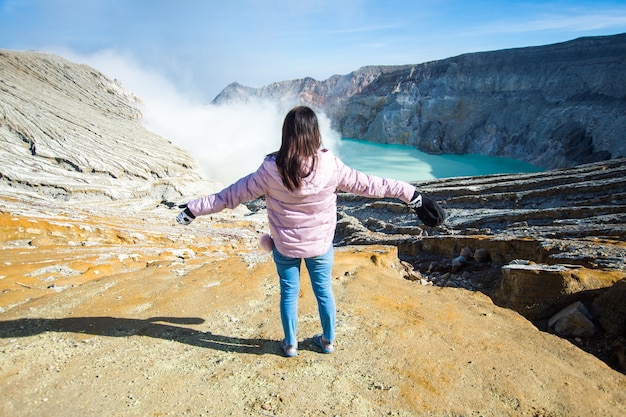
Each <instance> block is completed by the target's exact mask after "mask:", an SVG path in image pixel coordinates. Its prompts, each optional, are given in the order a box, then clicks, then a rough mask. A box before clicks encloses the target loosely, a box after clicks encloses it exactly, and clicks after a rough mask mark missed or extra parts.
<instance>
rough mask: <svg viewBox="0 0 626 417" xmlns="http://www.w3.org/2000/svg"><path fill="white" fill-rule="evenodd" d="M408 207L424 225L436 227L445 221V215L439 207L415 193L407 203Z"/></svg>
mask: <svg viewBox="0 0 626 417" xmlns="http://www.w3.org/2000/svg"><path fill="white" fill-rule="evenodd" d="M408 205H409V207H410V208H411V209H413V211H415V212H416V213H417V217H419V218H420V220H421V221H422V222H423V223H424V224H425V225H426V226H430V227H436V226H439V225H441V224H442V223H443V221H444V220H445V219H446V213H445V211H443V209H442V208H441V206H440V205H439V204H438V203H437V202H436V201H433V200H431V199H430V198H428V197H424V196H423V195H421V194H420V193H418V192H417V191H416V192H415V194H413V198H412V199H411V201H410V202H409V204H408Z"/></svg>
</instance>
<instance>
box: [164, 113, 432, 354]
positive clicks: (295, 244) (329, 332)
mask: <svg viewBox="0 0 626 417" xmlns="http://www.w3.org/2000/svg"><path fill="white" fill-rule="evenodd" d="M337 190H342V191H347V192H350V193H354V194H358V195H361V196H366V197H375V198H384V197H394V198H398V199H400V200H402V201H404V202H405V203H408V204H409V206H410V207H411V208H413V209H414V210H415V211H416V212H417V214H418V216H419V217H420V219H422V221H423V222H424V223H425V224H427V225H429V226H438V225H439V224H441V223H442V222H443V220H444V213H443V210H442V209H441V207H439V205H438V204H437V203H435V202H434V201H432V200H430V199H428V198H426V197H423V196H421V195H420V194H419V193H417V191H416V190H415V187H414V186H412V185H410V184H408V183H406V182H402V181H396V180H392V179H384V178H378V177H374V176H371V175H366V174H364V173H361V172H359V171H356V170H353V169H351V168H349V167H347V166H346V165H344V164H343V163H342V162H341V161H340V160H339V159H338V158H336V157H335V156H333V155H332V153H330V152H329V151H328V150H326V149H323V148H322V138H321V135H320V131H319V124H318V121H317V116H316V115H315V112H314V111H313V110H311V109H310V108H308V107H304V106H299V107H295V108H293V109H292V110H290V111H289V113H287V116H286V117H285V120H284V123H283V128H282V143H281V147H280V149H279V151H278V152H275V153H273V154H270V155H268V156H267V157H266V158H265V160H264V161H263V164H262V165H261V166H260V167H259V169H258V170H257V171H256V172H254V173H252V174H250V175H248V176H247V177H244V178H242V179H240V180H238V181H237V182H236V183H234V184H232V185H230V186H229V187H227V188H225V189H224V190H222V191H220V192H219V193H217V194H210V195H207V196H205V197H202V198H200V199H197V200H193V201H190V202H189V203H187V204H186V205H184V206H182V207H185V210H184V211H183V212H182V213H180V214H179V215H178V216H177V218H176V220H177V221H178V222H179V223H181V224H189V223H191V221H192V220H193V219H194V218H195V217H196V216H200V215H205V214H211V213H216V212H219V211H221V210H223V209H225V208H235V207H236V206H238V205H239V204H241V203H242V202H245V201H250V200H254V199H256V198H258V197H260V196H263V195H264V196H265V203H266V207H267V215H268V220H269V225H270V232H271V236H272V239H273V245H272V246H273V247H272V249H271V250H272V252H273V257H274V262H275V264H276V269H277V271H278V276H279V278H280V317H281V320H282V325H283V330H284V333H285V338H284V340H283V341H282V342H281V348H282V349H283V352H284V353H285V355H286V356H289V357H291V356H296V355H297V354H298V349H297V346H298V345H297V338H296V329H297V315H298V294H299V291H300V265H301V263H302V260H304V262H305V265H306V267H307V270H308V272H309V275H310V277H311V285H312V287H313V292H314V293H315V297H316V299H317V304H318V311H319V315H320V321H321V325H322V334H319V335H316V336H314V337H313V342H314V343H315V344H316V345H318V346H319V347H320V348H321V349H322V352H324V353H332V352H333V351H334V345H333V343H334V341H335V311H336V308H335V298H334V295H333V291H332V286H331V270H332V266H333V260H334V253H333V244H332V243H333V237H334V234H335V227H336V222H337V213H336V211H337V195H336V191H337Z"/></svg>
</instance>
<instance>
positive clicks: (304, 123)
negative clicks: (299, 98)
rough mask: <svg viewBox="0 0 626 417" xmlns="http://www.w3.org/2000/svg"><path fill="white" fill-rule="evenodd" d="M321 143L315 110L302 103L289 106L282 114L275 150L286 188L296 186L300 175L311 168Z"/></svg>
mask: <svg viewBox="0 0 626 417" xmlns="http://www.w3.org/2000/svg"><path fill="white" fill-rule="evenodd" d="M321 146H322V137H321V135H320V129H319V124H318V122H317V116H316V115H315V112H314V111H313V110H311V109H310V108H309V107H306V106H298V107H294V108H293V109H291V110H290V111H289V113H287V116H285V121H284V122H283V137H282V143H281V145H280V149H279V150H278V152H277V153H276V166H277V167H278V172H279V173H280V177H281V179H282V180H283V184H284V185H285V187H287V189H288V190H290V191H293V190H296V189H298V188H300V186H301V185H302V178H303V177H306V176H308V175H309V174H310V173H311V172H313V170H314V169H315V165H316V163H317V151H318V150H319V149H320V147H321ZM309 158H310V159H311V165H310V166H309V167H306V168H305V167H304V163H305V162H306V161H307V160H308V159H309ZM303 168H304V169H307V171H303Z"/></svg>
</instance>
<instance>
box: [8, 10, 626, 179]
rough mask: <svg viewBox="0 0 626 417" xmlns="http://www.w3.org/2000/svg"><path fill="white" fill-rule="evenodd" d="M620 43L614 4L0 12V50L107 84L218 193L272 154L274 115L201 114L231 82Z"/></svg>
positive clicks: (269, 109) (329, 133)
mask: <svg viewBox="0 0 626 417" xmlns="http://www.w3.org/2000/svg"><path fill="white" fill-rule="evenodd" d="M625 32H626V0H620V1H615V0H613V1H607V0H586V1H582V0H581V1H577V0H568V1H565V0H554V1H552V0H549V1H536V0H525V1H517V0H502V1H486V0H478V1H470V0H378V1H375V0H309V1H307V0H305V1H294V0H272V1H270V0H219V1H215V0H167V1H166V0H0V49H15V50H36V51H43V52H50V53H54V54H58V55H61V56H63V57H65V58H67V59H70V60H71V61H74V62H79V63H85V64H88V65H90V66H92V67H94V68H96V69H98V70H100V71H101V72H103V73H104V74H106V75H107V76H109V77H110V78H114V79H117V80H120V81H121V82H122V85H123V86H124V87H125V88H126V89H127V90H129V91H130V92H132V93H134V94H135V95H137V96H138V97H139V98H140V99H141V100H142V102H143V104H144V105H143V107H142V113H143V119H142V121H143V123H144V125H145V126H146V127H147V128H148V129H150V130H152V131H154V132H156V133H158V134H160V135H161V136H163V137H165V138H167V139H169V140H171V141H172V142H173V143H174V144H176V145H178V146H180V147H182V148H185V149H187V150H188V151H189V152H190V153H191V154H192V155H193V156H194V157H195V158H196V160H198V162H199V163H200V166H201V167H202V169H203V171H204V174H205V176H206V177H207V178H209V179H217V180H219V181H221V182H223V183H229V182H231V181H234V180H236V179H237V178H239V177H241V176H243V175H246V174H248V173H249V172H251V171H253V170H254V169H256V168H257V167H258V165H259V163H260V161H262V158H263V155H265V154H267V153H269V152H272V151H274V150H276V149H277V148H278V145H279V143H280V127H281V125H282V119H283V117H284V114H285V112H286V109H285V108H278V107H277V106H276V104H275V103H249V104H247V105H242V104H239V103H238V104H233V105H229V106H213V105H210V102H211V100H212V99H213V98H214V97H215V96H216V95H217V94H218V93H219V92H220V91H221V90H222V89H223V88H224V87H226V86H227V85H228V84H230V83H231V82H234V81H237V82H239V83H241V84H243V85H247V86H251V87H261V86H263V85H267V84H270V83H272V82H276V81H283V80H291V79H298V78H304V77H313V78H316V79H318V80H325V79H327V78H328V77H330V76H332V75H333V74H348V73H350V72H351V71H354V70H357V69H358V68H360V67H362V66H365V65H401V64H419V63H423V62H427V61H432V60H437V59H444V58H449V57H452V56H455V55H459V54H462V53H466V52H478V51H489V50H497V49H506V48H515V47H524V46H537V45H546V44H550V43H556V42H563V41H568V40H571V39H575V38H578V37H581V36H598V35H613V34H617V33H625ZM318 116H320V120H321V124H322V130H323V133H322V135H323V138H324V143H325V145H326V146H327V147H329V148H331V149H334V150H337V151H338V150H339V149H338V148H334V147H333V145H337V146H339V144H340V142H339V140H338V139H339V134H338V133H337V132H334V131H333V130H332V129H331V128H330V122H329V121H328V119H327V118H325V116H324V115H323V114H320V115H318Z"/></svg>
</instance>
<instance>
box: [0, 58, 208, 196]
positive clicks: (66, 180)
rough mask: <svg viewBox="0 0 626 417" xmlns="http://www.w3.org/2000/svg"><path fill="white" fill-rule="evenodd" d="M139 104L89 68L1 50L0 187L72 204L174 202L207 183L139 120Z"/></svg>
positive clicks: (191, 164) (186, 156) (186, 158)
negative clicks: (145, 200)
mask: <svg viewBox="0 0 626 417" xmlns="http://www.w3.org/2000/svg"><path fill="white" fill-rule="evenodd" d="M139 104H140V103H139V101H138V99H137V98H136V97H134V96H133V95H131V94H129V93H128V92H125V91H124V90H123V88H122V87H121V85H120V84H119V83H118V82H116V81H112V80H110V79H108V78H107V77H105V76H104V75H103V74H101V73H100V72H98V71H96V70H95V69H93V68H90V67H88V66H86V65H79V64H75V63H72V62H69V61H67V60H65V59H62V58H60V57H57V56H54V55H48V54H41V53H35V52H16V51H7V50H0V190H4V191H8V192H10V193H23V194H25V195H31V196H48V197H55V198H62V199H67V200H72V199H79V200H88V199H89V200H100V199H101V200H112V199H113V200H114V199H123V198H135V197H144V196H151V197H153V198H156V199H166V198H176V197H177V196H180V195H181V194H182V193H183V192H184V190H185V188H186V187H189V186H191V185H192V183H195V182H197V181H199V180H201V177H200V175H199V174H198V172H199V170H198V169H197V167H196V162H195V161H194V160H193V158H192V157H191V156H190V155H189V154H188V153H187V152H186V151H184V150H182V149H179V148H177V147H175V146H174V145H172V144H171V143H170V142H169V141H167V140H166V139H164V138H162V137H160V136H158V135H156V134H154V133H152V132H149V131H148V130H146V129H145V128H144V127H143V126H142V124H141V123H140V120H139V119H140V118H141V113H140V111H139V110H138V106H139Z"/></svg>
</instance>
